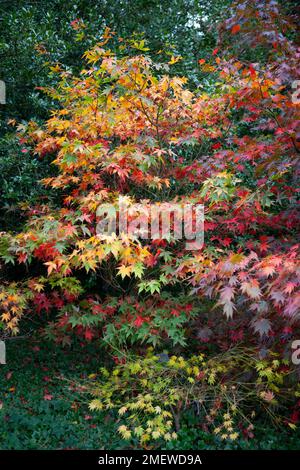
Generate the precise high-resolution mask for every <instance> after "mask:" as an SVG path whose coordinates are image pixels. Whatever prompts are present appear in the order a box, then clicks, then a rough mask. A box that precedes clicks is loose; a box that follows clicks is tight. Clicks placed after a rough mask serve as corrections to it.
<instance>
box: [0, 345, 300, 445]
mask: <svg viewBox="0 0 300 470" xmlns="http://www.w3.org/2000/svg"><path fill="white" fill-rule="evenodd" d="M104 357H105V355H104V352H103V351H102V350H101V349H99V348H97V347H96V346H95V345H91V346H88V347H87V346H85V347H81V346H80V345H79V344H77V345H75V346H74V347H73V348H72V349H66V350H64V349H62V348H61V347H59V346H56V345H54V344H53V343H48V342H45V341H40V342H39V341H37V340H36V341H34V340H32V339H26V340H21V339H16V340H11V341H7V365H5V366H4V365H1V366H0V408H1V409H0V419H1V426H0V448H1V449H107V450H113V449H125V448H128V447H129V446H133V447H134V448H137V445H136V444H135V443H127V442H124V441H122V440H121V439H120V437H119V436H118V433H117V432H116V429H117V426H118V425H117V424H116V422H115V417H114V416H113V415H109V414H107V413H105V414H104V413H91V412H90V411H89V410H88V404H87V403H88V397H86V396H85V395H84V394H83V393H82V392H80V390H78V387H76V385H78V384H80V383H81V382H82V381H83V380H84V379H85V378H87V377H88V375H89V374H92V373H94V372H96V371H97V370H98V369H99V367H101V366H102V365H103V363H104V362H106V361H105V360H104ZM162 448H163V447H162ZM166 448H167V449H177V450H184V449H199V450H200V449H300V433H299V431H296V432H292V431H289V430H280V431H278V430H276V429H274V428H272V427H270V426H269V427H266V426H265V424H264V423H258V424H257V426H256V436H255V438H254V439H252V440H250V441H247V440H240V441H238V442H235V443H231V444H228V443H224V442H223V441H220V440H219V439H218V438H217V437H216V436H213V435H210V434H207V433H205V432H203V431H202V430H201V429H200V428H199V423H198V422H197V418H196V417H195V416H193V415H192V414H191V413H189V414H187V415H186V417H185V422H184V423H183V426H182V429H181V431H180V432H179V438H178V441H174V442H171V443H168V444H167V447H166Z"/></svg>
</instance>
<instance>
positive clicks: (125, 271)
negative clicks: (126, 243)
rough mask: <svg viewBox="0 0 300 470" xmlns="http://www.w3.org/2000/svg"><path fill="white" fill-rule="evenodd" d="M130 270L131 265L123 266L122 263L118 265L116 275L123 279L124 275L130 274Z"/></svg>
mask: <svg viewBox="0 0 300 470" xmlns="http://www.w3.org/2000/svg"><path fill="white" fill-rule="evenodd" d="M131 272H132V266H125V265H124V264H122V265H121V266H119V267H118V275H119V276H121V277H122V279H124V278H125V277H126V276H128V277H130V274H131Z"/></svg>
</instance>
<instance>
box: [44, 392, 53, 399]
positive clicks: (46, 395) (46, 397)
mask: <svg viewBox="0 0 300 470" xmlns="http://www.w3.org/2000/svg"><path fill="white" fill-rule="evenodd" d="M43 398H44V400H48V401H51V400H52V398H53V395H51V394H50V393H45V394H44V397H43Z"/></svg>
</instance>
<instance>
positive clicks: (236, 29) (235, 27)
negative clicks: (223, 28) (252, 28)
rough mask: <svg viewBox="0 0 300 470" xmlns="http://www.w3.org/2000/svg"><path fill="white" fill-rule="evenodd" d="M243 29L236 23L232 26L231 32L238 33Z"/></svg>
mask: <svg viewBox="0 0 300 470" xmlns="http://www.w3.org/2000/svg"><path fill="white" fill-rule="evenodd" d="M240 30H241V26H240V25H239V24H235V25H234V26H232V28H231V34H237V33H238V32H239V31H240Z"/></svg>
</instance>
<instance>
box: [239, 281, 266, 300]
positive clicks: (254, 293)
mask: <svg viewBox="0 0 300 470" xmlns="http://www.w3.org/2000/svg"><path fill="white" fill-rule="evenodd" d="M241 290H242V292H243V293H246V294H247V295H248V296H249V297H250V298H251V299H259V298H260V296H261V290H260V287H259V284H258V281H257V280H256V279H252V280H251V281H249V282H242V284H241Z"/></svg>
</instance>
